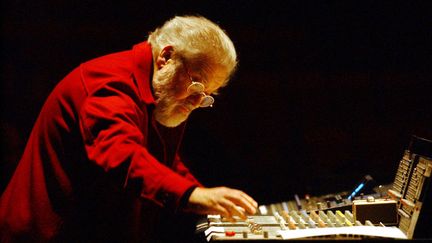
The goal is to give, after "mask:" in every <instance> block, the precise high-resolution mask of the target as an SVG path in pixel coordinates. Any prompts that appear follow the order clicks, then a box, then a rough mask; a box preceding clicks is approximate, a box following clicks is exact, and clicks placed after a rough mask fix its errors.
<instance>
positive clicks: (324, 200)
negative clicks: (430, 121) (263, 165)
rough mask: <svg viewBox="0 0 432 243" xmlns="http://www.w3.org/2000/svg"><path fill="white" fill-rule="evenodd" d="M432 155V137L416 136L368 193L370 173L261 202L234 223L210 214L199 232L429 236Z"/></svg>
mask: <svg viewBox="0 0 432 243" xmlns="http://www.w3.org/2000/svg"><path fill="white" fill-rule="evenodd" d="M431 153H432V141H430V140H427V139H423V138H419V137H416V136H413V137H412V140H411V143H410V146H409V148H408V149H406V150H405V151H404V154H403V157H402V159H401V160H400V162H399V165H398V169H397V172H396V176H395V179H394V181H393V183H391V184H389V185H380V186H375V187H372V188H373V189H372V190H370V192H369V193H367V194H364V193H363V192H365V191H364V189H365V188H367V187H369V188H371V186H372V185H374V183H373V179H372V177H371V176H369V175H366V176H365V177H364V178H363V179H362V180H361V181H360V182H359V183H358V185H356V186H355V187H354V190H353V191H349V192H341V193H335V194H329V195H324V196H318V197H311V196H308V195H306V196H305V197H304V198H300V197H299V196H298V195H294V200H291V201H286V202H280V203H274V204H269V205H261V206H259V212H258V213H257V214H256V215H252V216H249V217H248V218H247V219H246V220H241V219H238V218H237V219H236V221H234V222H232V221H228V220H226V219H224V218H223V217H221V216H219V215H208V216H207V217H206V218H205V219H203V220H202V221H201V222H199V223H198V224H197V226H196V232H197V233H199V234H201V235H202V236H204V238H205V240H206V241H208V242H218V241H245V240H253V241H266V242H267V241H284V240H293V239H300V240H304V239H342V240H343V239H419V238H424V237H427V238H428V237H429V236H430V233H428V232H429V231H430V229H428V227H429V225H430V223H428V222H429V221H430V220H432V218H431V217H430V212H431V206H430V205H429V204H431V202H432V198H431V195H429V194H431V193H430V191H429V187H430V185H431V184H432V182H431V173H432V154H431ZM425 201H428V202H429V204H425V203H424V202H425ZM420 229H421V230H422V231H420ZM425 232H426V235H425V234H424V233H425ZM427 234H429V236H428V235H427Z"/></svg>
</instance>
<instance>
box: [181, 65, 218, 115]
mask: <svg viewBox="0 0 432 243" xmlns="http://www.w3.org/2000/svg"><path fill="white" fill-rule="evenodd" d="M187 75H188V76H189V79H190V81H191V82H192V83H191V84H190V85H189V86H188V88H187V90H186V91H187V93H188V94H189V95H192V94H199V95H201V103H200V107H201V108H204V107H212V106H213V103H214V98H213V97H211V96H210V95H207V94H206V93H204V90H205V86H204V84H203V83H201V82H196V81H194V80H193V79H192V77H191V76H190V74H189V72H187Z"/></svg>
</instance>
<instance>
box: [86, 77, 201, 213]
mask: <svg viewBox="0 0 432 243" xmlns="http://www.w3.org/2000/svg"><path fill="white" fill-rule="evenodd" d="M140 104H141V103H140V101H139V99H138V95H137V94H136V92H135V90H134V87H133V86H129V85H128V84H127V83H126V82H121V81H110V82H108V83H106V84H104V85H102V86H101V87H100V88H98V89H96V90H95V91H94V92H92V93H89V96H88V98H87V100H86V101H85V103H84V104H83V106H82V108H81V110H80V116H81V124H80V129H81V132H82V134H83V138H84V142H85V149H86V152H87V155H88V158H89V160H90V161H91V162H93V163H94V164H96V165H97V166H99V167H101V168H102V169H103V171H104V172H105V173H107V174H114V175H115V176H116V179H118V183H119V184H120V185H119V186H121V185H123V186H124V187H129V186H131V185H134V186H135V185H138V190H139V193H140V196H142V197H144V198H148V199H150V200H153V201H154V202H156V203H157V204H159V205H161V206H166V207H173V208H174V209H175V208H176V207H177V206H178V205H179V203H180V199H181V197H182V195H183V194H184V193H185V192H186V191H187V190H188V189H190V188H191V187H194V186H198V185H199V183H198V182H197V181H196V180H190V179H189V178H185V177H183V176H182V175H180V174H182V173H183V172H184V169H180V171H179V173H176V172H174V171H173V170H172V169H170V168H168V167H166V166H165V165H163V164H162V163H160V162H159V161H157V159H156V158H155V157H154V156H152V155H151V154H150V153H149V151H148V150H147V148H146V143H147V139H146V137H145V136H147V127H148V126H147V124H148V117H147V113H146V112H145V109H144V111H143V110H142V109H141V108H140V106H141V105H140ZM180 167H181V166H180ZM184 175H187V173H186V174H184Z"/></svg>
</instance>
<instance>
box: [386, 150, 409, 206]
mask: <svg viewBox="0 0 432 243" xmlns="http://www.w3.org/2000/svg"><path fill="white" fill-rule="evenodd" d="M412 170H413V159H412V158H411V154H410V152H409V151H408V150H405V152H404V155H403V157H402V159H401V161H400V162H399V166H398V169H397V172H396V176H395V179H394V182H393V187H392V189H390V190H389V191H388V193H389V194H390V195H391V196H393V197H394V198H397V199H398V200H399V199H401V198H403V196H404V195H405V193H406V189H407V185H408V179H409V178H410V177H411V174H412Z"/></svg>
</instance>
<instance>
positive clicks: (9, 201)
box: [0, 42, 200, 241]
mask: <svg viewBox="0 0 432 243" xmlns="http://www.w3.org/2000/svg"><path fill="white" fill-rule="evenodd" d="M152 70H153V64H152V54H151V47H150V45H149V44H148V43H146V42H144V43H141V44H138V45H136V46H134V48H133V49H132V50H128V51H124V52H119V53H114V54H111V55H107V56H104V57H100V58H97V59H94V60H91V61H89V62H86V63H83V64H82V65H80V66H79V67H78V68H76V69H75V70H73V71H72V72H71V73H70V74H69V75H67V76H66V77H65V78H64V79H63V80H62V81H61V82H60V83H59V84H58V85H57V87H56V88H55V89H54V91H53V92H52V93H51V94H50V96H49V97H48V99H47V101H46V103H45V104H44V106H43V108H42V111H41V113H40V115H39V117H38V119H37V121H36V124H35V126H34V128H33V130H32V133H31V135H30V138H29V140H28V143H27V146H26V148H25V151H24V154H23V156H22V158H21V160H20V162H19V164H18V167H17V169H16V171H15V173H14V175H13V177H12V179H11V181H10V183H9V185H8V186H7V188H6V190H5V191H4V193H3V194H2V196H1V198H0V235H2V239H3V240H6V241H7V240H8V239H21V240H27V239H36V240H43V241H44V240H48V239H51V238H53V237H56V235H58V234H59V233H60V232H63V231H68V230H69V229H68V227H75V229H77V228H84V227H93V226H94V227H98V226H95V225H93V224H104V222H110V220H111V221H113V222H110V223H111V224H116V223H118V224H119V225H121V224H126V225H129V226H130V225H131V224H129V222H122V220H133V218H134V216H131V215H134V214H137V211H136V210H137V207H136V201H135V202H134V198H135V199H137V198H146V199H150V200H151V201H153V202H155V203H156V204H158V205H160V206H165V207H171V208H173V209H176V208H177V207H178V206H179V204H180V199H181V197H182V196H183V194H185V192H186V191H188V190H190V189H191V188H193V187H195V186H200V183H199V182H198V181H197V180H196V179H195V178H194V177H193V176H192V175H191V174H190V172H189V171H188V169H187V168H186V167H185V166H184V164H183V163H182V162H181V161H180V159H179V156H178V154H177V150H178V147H179V142H180V140H181V136H182V133H183V130H184V124H182V125H180V126H179V127H177V128H171V129H168V128H162V127H161V126H158V128H156V127H157V125H155V123H154V119H152V116H151V111H152V107H153V106H154V98H153V96H152V91H151V87H150V84H151V76H152ZM152 121H153V122H152ZM158 153H159V154H161V156H159V158H158V157H157V155H156V154H158ZM138 208H139V207H138ZM123 216H124V217H123ZM105 217H106V218H105ZM119 219H121V220H120V221H119V222H114V221H118V220H119ZM115 227H116V226H110V227H107V229H111V228H115ZM119 227H121V226H119ZM83 230H84V229H83ZM88 231H90V230H88ZM87 233H89V232H87ZM87 233H82V234H83V236H84V237H85V234H87ZM89 234H91V233H89ZM17 236H18V238H16V237H17ZM9 237H12V238H9ZM14 237H15V238H14Z"/></svg>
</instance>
